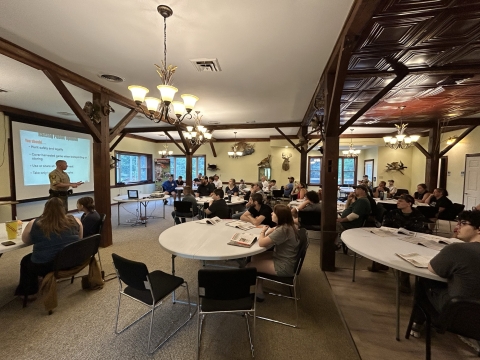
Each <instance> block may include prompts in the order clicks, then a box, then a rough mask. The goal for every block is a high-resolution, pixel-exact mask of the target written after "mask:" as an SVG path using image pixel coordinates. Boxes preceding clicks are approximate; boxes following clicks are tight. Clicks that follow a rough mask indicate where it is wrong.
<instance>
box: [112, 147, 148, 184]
mask: <svg viewBox="0 0 480 360" xmlns="http://www.w3.org/2000/svg"><path fill="white" fill-rule="evenodd" d="M115 157H116V158H117V159H119V160H120V161H119V162H118V163H117V164H118V167H117V171H116V173H115V182H116V183H117V184H118V183H135V182H144V181H152V155H149V154H138V153H130V152H124V151H115Z"/></svg>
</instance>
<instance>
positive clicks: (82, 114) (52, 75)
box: [43, 70, 108, 142]
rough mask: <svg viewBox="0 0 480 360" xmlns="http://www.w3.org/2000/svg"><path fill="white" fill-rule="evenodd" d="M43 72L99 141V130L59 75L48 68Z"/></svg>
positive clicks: (93, 136) (94, 138)
mask: <svg viewBox="0 0 480 360" xmlns="http://www.w3.org/2000/svg"><path fill="white" fill-rule="evenodd" d="M43 72H44V73H45V75H46V76H47V78H49V79H50V81H51V82H52V84H53V85H54V86H55V87H56V89H57V90H58V92H59V93H60V95H61V96H62V98H63V100H65V102H66V103H67V105H68V106H69V107H70V109H72V111H73V113H74V114H75V115H76V116H77V117H78V120H80V122H81V123H82V124H83V126H85V128H87V129H88V133H89V134H90V135H92V138H93V140H94V141H96V142H100V132H99V131H98V130H97V128H96V127H95V125H93V122H92V120H90V118H89V117H88V116H87V114H85V111H83V109H82V108H81V107H80V105H79V104H78V102H77V100H75V98H74V97H73V95H72V94H71V93H70V91H68V89H67V87H66V86H65V84H64V83H63V82H62V80H61V79H60V77H59V76H58V75H57V74H55V73H54V72H51V71H48V70H44V71H43ZM107 105H108V104H107ZM102 115H103V114H102Z"/></svg>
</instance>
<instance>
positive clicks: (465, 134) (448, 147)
mask: <svg viewBox="0 0 480 360" xmlns="http://www.w3.org/2000/svg"><path fill="white" fill-rule="evenodd" d="M476 127H477V126H470V127H469V128H468V129H467V130H465V131H464V132H463V133H461V134H460V136H459V137H457V138H456V139H455V141H454V142H453V144H450V145H448V146H447V147H446V148H445V149H443V150H442V151H440V154H439V156H440V157H442V156H444V155H445V154H446V153H447V152H449V151H450V149H451V148H453V147H454V146H455V145H457V144H458V143H459V142H460V141H462V139H463V138H464V137H465V136H467V135H468V134H470V133H471V132H472V131H473V130H475V128H476Z"/></svg>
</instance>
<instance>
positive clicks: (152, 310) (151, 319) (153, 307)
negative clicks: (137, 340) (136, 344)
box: [147, 304, 156, 354]
mask: <svg viewBox="0 0 480 360" xmlns="http://www.w3.org/2000/svg"><path fill="white" fill-rule="evenodd" d="M150 311H151V312H152V316H151V317H150V329H149V330H148V344H147V351H148V353H149V354H152V353H153V352H154V351H155V350H156V349H153V350H152V351H150V342H151V339H152V326H153V317H154V316H155V304H153V305H152V309H151V310H150Z"/></svg>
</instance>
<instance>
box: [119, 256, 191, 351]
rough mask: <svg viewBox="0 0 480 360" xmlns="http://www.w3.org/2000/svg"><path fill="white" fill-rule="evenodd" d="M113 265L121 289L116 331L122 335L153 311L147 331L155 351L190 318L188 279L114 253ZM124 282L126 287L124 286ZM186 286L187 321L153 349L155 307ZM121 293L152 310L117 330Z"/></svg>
mask: <svg viewBox="0 0 480 360" xmlns="http://www.w3.org/2000/svg"><path fill="white" fill-rule="evenodd" d="M112 258H113V264H114V265H115V271H116V272H117V277H118V283H119V285H120V290H119V294H118V307H117V317H116V320H115V333H116V334H121V333H122V332H123V331H125V330H126V329H128V328H129V327H130V326H132V325H133V324H136V323H137V322H138V321H139V320H141V319H143V318H144V317H145V316H146V315H148V314H151V318H150V330H149V331H148V344H147V352H148V353H149V354H153V353H154V352H155V351H156V350H157V349H158V348H159V347H160V346H162V345H163V344H164V343H165V342H166V341H167V340H168V339H170V338H171V337H172V336H173V335H175V334H176V333H177V331H178V330H180V329H181V328H182V327H183V326H184V325H185V324H186V323H187V322H188V321H189V320H190V319H191V318H192V310H191V303H190V292H189V291H188V284H187V282H186V281H185V280H183V279H182V278H180V277H178V276H174V275H170V274H167V273H164V272H163V271H160V270H155V271H152V272H148V269H147V266H146V265H145V264H144V263H141V262H137V261H132V260H128V259H125V258H123V257H121V256H119V255H117V254H112ZM123 283H125V285H126V287H125V288H124V289H123V285H122V284H123ZM183 285H185V287H186V290H187V296H188V304H189V306H188V310H189V315H188V318H187V320H186V321H185V322H184V323H183V324H181V325H180V326H179V327H178V328H177V329H176V330H175V331H174V332H172V333H171V334H170V335H169V336H168V337H167V338H166V339H165V340H163V341H162V342H161V343H160V344H158V345H157V346H156V347H155V348H154V349H152V350H150V340H151V336H152V326H153V317H154V315H155V309H156V308H157V307H158V306H160V304H162V300H163V299H164V298H165V297H167V296H168V295H169V294H171V293H173V292H174V291H175V290H176V289H177V288H179V287H180V286H183ZM122 296H125V297H127V298H130V299H132V300H135V301H138V302H139V303H141V304H143V305H145V306H147V307H148V308H149V310H148V311H147V312H146V313H145V314H143V315H142V316H140V317H139V318H138V319H136V320H135V321H133V322H132V323H130V324H129V325H127V326H125V327H124V328H123V329H122V330H120V331H119V330H118V318H119V314H120V303H121V298H122Z"/></svg>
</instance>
